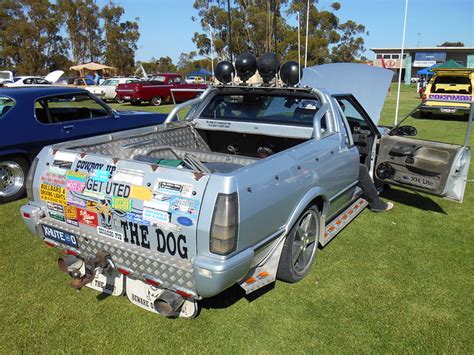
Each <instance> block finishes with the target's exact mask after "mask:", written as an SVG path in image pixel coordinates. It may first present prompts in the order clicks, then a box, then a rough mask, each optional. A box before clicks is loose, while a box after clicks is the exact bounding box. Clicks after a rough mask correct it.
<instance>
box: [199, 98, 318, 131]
mask: <svg viewBox="0 0 474 355" xmlns="http://www.w3.org/2000/svg"><path fill="white" fill-rule="evenodd" d="M320 107H321V105H320V102H319V101H318V100H317V99H316V98H305V97H298V96H270V95H255V94H248V95H247V94H242V95H217V96H215V97H214V98H213V99H212V100H211V102H210V103H209V104H208V105H207V107H206V108H205V109H204V111H203V112H202V113H201V117H203V118H211V119H223V120H236V121H250V122H262V123H282V124H284V123H290V124H297V125H304V126H311V125H312V124H313V118H314V115H315V113H316V112H317V110H318V109H319V108H320Z"/></svg>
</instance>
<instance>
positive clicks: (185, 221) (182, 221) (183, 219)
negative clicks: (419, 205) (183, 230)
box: [177, 216, 193, 227]
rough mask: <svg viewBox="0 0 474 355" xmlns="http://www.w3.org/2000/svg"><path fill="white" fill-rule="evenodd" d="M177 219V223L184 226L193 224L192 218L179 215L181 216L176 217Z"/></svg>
mask: <svg viewBox="0 0 474 355" xmlns="http://www.w3.org/2000/svg"><path fill="white" fill-rule="evenodd" d="M177 220H178V223H179V224H181V225H182V226H185V227H190V226H192V225H193V220H192V219H190V218H188V217H184V216H181V217H178V219H177Z"/></svg>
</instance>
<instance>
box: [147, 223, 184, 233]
mask: <svg viewBox="0 0 474 355" xmlns="http://www.w3.org/2000/svg"><path fill="white" fill-rule="evenodd" d="M153 225H154V226H156V227H159V228H162V229H164V230H170V231H176V232H180V231H181V230H182V229H183V228H181V226H178V225H177V224H174V223H167V222H159V221H157V222H153Z"/></svg>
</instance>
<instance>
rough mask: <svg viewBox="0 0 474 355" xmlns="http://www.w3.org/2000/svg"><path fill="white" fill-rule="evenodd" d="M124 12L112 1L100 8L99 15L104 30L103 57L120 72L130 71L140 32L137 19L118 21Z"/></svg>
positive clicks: (132, 66) (131, 70)
mask: <svg viewBox="0 0 474 355" xmlns="http://www.w3.org/2000/svg"><path fill="white" fill-rule="evenodd" d="M124 13H125V10H124V9H123V7H121V6H116V5H115V4H114V3H112V2H110V3H109V4H108V5H105V6H104V7H103V8H102V11H101V13H100V15H101V18H102V19H103V21H104V26H103V27H104V31H105V37H104V42H103V45H104V47H105V51H104V58H105V62H106V63H107V64H108V65H111V66H114V67H116V68H117V69H118V71H119V72H120V73H131V72H133V68H134V63H135V51H136V50H137V48H138V47H137V42H138V39H139V38H140V33H139V31H138V23H137V21H138V19H135V21H125V22H120V19H121V17H122V15H123V14H124ZM145 70H146V69H145Z"/></svg>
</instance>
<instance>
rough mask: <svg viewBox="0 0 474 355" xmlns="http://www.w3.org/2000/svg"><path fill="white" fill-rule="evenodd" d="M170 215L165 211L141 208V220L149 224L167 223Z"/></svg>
mask: <svg viewBox="0 0 474 355" xmlns="http://www.w3.org/2000/svg"><path fill="white" fill-rule="evenodd" d="M170 218H171V214H170V213H169V212H166V211H160V210H155V209H154V208H148V207H144V208H143V219H144V220H145V221H150V222H151V223H156V222H165V223H169V221H170Z"/></svg>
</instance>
